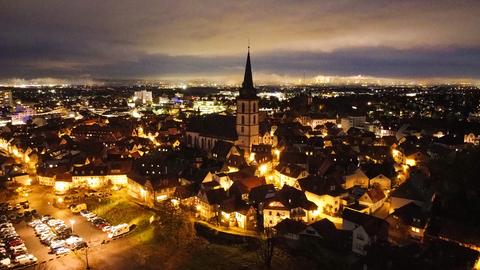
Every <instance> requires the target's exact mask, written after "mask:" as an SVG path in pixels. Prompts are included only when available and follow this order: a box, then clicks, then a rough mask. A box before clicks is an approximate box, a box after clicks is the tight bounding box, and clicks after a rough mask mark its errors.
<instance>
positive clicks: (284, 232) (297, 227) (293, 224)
mask: <svg viewBox="0 0 480 270" xmlns="http://www.w3.org/2000/svg"><path fill="white" fill-rule="evenodd" d="M305 227H307V225H305V223H304V222H302V221H298V220H293V219H290V218H286V219H283V220H282V221H280V222H279V223H278V224H277V225H275V227H274V230H275V233H276V235H277V236H279V237H283V238H285V239H287V240H294V241H296V240H299V239H300V233H301V232H302V231H304V230H305Z"/></svg>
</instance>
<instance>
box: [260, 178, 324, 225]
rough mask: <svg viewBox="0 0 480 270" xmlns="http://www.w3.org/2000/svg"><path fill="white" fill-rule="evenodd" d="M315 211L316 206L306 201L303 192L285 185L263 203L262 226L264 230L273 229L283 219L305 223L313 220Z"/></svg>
mask: <svg viewBox="0 0 480 270" xmlns="http://www.w3.org/2000/svg"><path fill="white" fill-rule="evenodd" d="M316 211H317V206H316V205H315V204H314V203H313V202H311V201H309V200H308V199H307V197H306V196H305V194H304V193H303V191H300V190H298V189H296V188H293V187H290V186H288V185H285V186H283V188H282V189H281V190H279V191H278V192H277V193H276V194H275V196H274V197H273V198H271V199H269V200H267V201H266V202H265V205H264V207H263V225H264V227H265V228H267V227H274V226H275V225H276V224H278V223H279V222H280V221H282V220H283V219H285V218H290V219H294V220H300V221H303V222H305V223H307V222H309V221H312V220H314V219H315V216H316Z"/></svg>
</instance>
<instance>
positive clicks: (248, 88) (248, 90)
mask: <svg viewBox="0 0 480 270" xmlns="http://www.w3.org/2000/svg"><path fill="white" fill-rule="evenodd" d="M256 92H257V91H256V90H255V88H254V87H253V78H252V65H251V63H250V46H248V53H247V63H246V64H245V76H244V77H243V83H242V89H240V96H241V97H247V98H251V97H256V96H257V93H256Z"/></svg>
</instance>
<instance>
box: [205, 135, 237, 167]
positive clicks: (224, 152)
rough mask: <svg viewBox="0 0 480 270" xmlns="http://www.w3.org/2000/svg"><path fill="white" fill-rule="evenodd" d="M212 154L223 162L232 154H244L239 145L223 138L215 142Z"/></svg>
mask: <svg viewBox="0 0 480 270" xmlns="http://www.w3.org/2000/svg"><path fill="white" fill-rule="evenodd" d="M211 154H212V157H213V159H215V160H218V161H221V162H225V161H226V160H227V159H228V158H229V157H230V156H231V155H237V156H241V155H242V153H241V151H240V148H239V147H238V146H235V145H234V144H233V143H232V142H227V141H222V140H219V141H216V142H215V145H214V146H213V149H212V153H211Z"/></svg>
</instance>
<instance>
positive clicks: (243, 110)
mask: <svg viewBox="0 0 480 270" xmlns="http://www.w3.org/2000/svg"><path fill="white" fill-rule="evenodd" d="M242 113H245V103H242Z"/></svg>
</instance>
